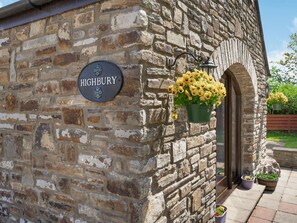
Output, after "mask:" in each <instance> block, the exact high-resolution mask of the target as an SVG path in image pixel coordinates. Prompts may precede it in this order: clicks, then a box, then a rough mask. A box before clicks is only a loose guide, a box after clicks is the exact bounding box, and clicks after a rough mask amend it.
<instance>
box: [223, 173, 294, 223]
mask: <svg viewBox="0 0 297 223" xmlns="http://www.w3.org/2000/svg"><path fill="white" fill-rule="evenodd" d="M296 184H297V169H287V168H281V177H280V178H279V181H278V184H277V186H276V189H275V191H264V189H265V188H264V186H262V185H259V184H254V186H253V188H252V189H251V190H246V189H243V188H241V187H238V188H237V189H235V190H234V192H233V193H232V194H231V195H230V196H229V197H228V199H227V200H226V201H225V202H224V205H226V206H227V208H228V213H227V220H226V223H271V222H272V223H295V222H297V186H296ZM294 185H295V186H294Z"/></svg>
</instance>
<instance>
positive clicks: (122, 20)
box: [111, 10, 148, 31]
mask: <svg viewBox="0 0 297 223" xmlns="http://www.w3.org/2000/svg"><path fill="white" fill-rule="evenodd" d="M147 25H148V17H147V14H146V12H145V11H144V10H139V11H133V12H126V13H120V14H115V15H114V16H113V17H111V29H112V30H113V31H118V30H121V29H135V28H142V27H146V26H147Z"/></svg>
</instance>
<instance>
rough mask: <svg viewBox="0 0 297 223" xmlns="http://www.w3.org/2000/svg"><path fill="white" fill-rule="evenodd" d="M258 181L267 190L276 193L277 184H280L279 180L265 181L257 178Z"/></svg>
mask: <svg viewBox="0 0 297 223" xmlns="http://www.w3.org/2000/svg"><path fill="white" fill-rule="evenodd" d="M257 180H258V183H259V184H261V185H264V186H266V187H265V190H269V191H274V190H275V187H276V185H277V182H278V180H277V181H275V180H263V179H259V178H257Z"/></svg>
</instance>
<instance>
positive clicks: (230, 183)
mask: <svg viewBox="0 0 297 223" xmlns="http://www.w3.org/2000/svg"><path fill="white" fill-rule="evenodd" d="M221 82H223V83H224V84H225V87H226V90H227V96H226V98H225V100H224V101H223V103H222V106H219V107H218V108H217V110H216V118H217V157H216V158H217V174H216V184H217V187H216V194H217V199H218V200H219V201H220V200H224V199H225V197H226V196H228V189H232V188H233V187H235V186H236V185H237V184H238V182H239V181H240V176H241V157H242V156H241V147H242V146H241V91H240V88H239V85H238V83H237V81H236V79H235V77H234V75H233V73H232V72H231V71H230V70H227V71H226V72H224V75H223V76H222V78H221Z"/></svg>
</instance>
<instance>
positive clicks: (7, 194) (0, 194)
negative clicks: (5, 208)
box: [0, 189, 13, 203]
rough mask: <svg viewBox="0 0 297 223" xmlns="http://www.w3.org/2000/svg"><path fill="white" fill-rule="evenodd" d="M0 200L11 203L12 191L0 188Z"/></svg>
mask: <svg viewBox="0 0 297 223" xmlns="http://www.w3.org/2000/svg"><path fill="white" fill-rule="evenodd" d="M0 201H4V202H8V203H12V201H13V191H12V190H7V189H0Z"/></svg>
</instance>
